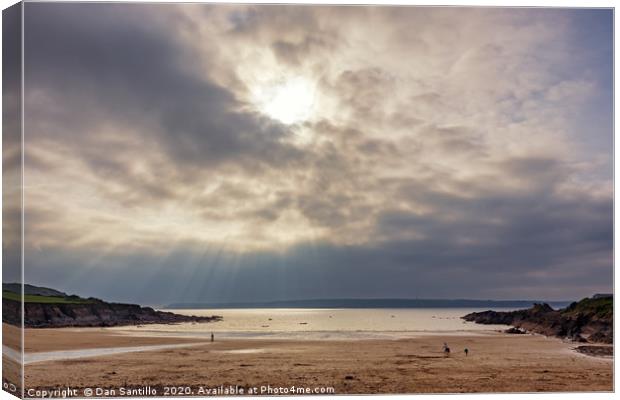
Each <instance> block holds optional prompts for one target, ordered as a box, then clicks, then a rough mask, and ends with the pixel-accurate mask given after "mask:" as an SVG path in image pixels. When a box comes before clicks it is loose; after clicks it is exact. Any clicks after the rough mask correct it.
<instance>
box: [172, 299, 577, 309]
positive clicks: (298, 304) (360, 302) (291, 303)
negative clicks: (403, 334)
mask: <svg viewBox="0 0 620 400" xmlns="http://www.w3.org/2000/svg"><path fill="white" fill-rule="evenodd" d="M540 302H541V301H538V300H468V299H390V298H387V299H306V300H277V301H263V302H235V303H217V302H213V303H172V304H168V305H166V306H164V307H162V308H165V309H171V310H175V309H176V310H183V309H186V310H188V309H235V308H515V309H516V308H528V307H531V306H533V305H534V304H537V303H540ZM547 304H550V305H552V306H553V307H558V308H559V307H565V306H567V305H568V304H570V301H550V302H547Z"/></svg>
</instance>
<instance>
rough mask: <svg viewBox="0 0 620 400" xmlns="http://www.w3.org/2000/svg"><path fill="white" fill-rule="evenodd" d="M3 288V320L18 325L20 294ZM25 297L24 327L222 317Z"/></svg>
mask: <svg viewBox="0 0 620 400" xmlns="http://www.w3.org/2000/svg"><path fill="white" fill-rule="evenodd" d="M4 289H5V290H4V291H3V293H2V322H6V323H9V324H13V325H18V326H19V325H21V318H20V315H21V303H20V300H21V295H20V294H17V293H15V292H12V291H9V290H6V289H7V287H5V288H4ZM47 293H49V292H47ZM58 293H61V292H58ZM63 295H64V294H63ZM24 298H25V301H24V325H25V326H26V327H27V328H60V327H93V326H120V325H143V324H173V323H180V322H213V321H219V320H221V317H218V316H211V317H197V316H186V315H180V314H174V313H171V312H165V311H157V310H154V309H153V308H151V307H141V306H139V305H137V304H121V303H108V302H105V301H102V300H99V299H94V298H89V299H83V298H81V297H78V296H66V295H64V296H42V295H26V296H25V297H24Z"/></svg>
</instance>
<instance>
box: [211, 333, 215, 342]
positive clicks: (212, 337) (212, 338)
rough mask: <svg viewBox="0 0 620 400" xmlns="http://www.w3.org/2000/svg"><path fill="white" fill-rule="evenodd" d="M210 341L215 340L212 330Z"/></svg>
mask: <svg viewBox="0 0 620 400" xmlns="http://www.w3.org/2000/svg"><path fill="white" fill-rule="evenodd" d="M211 341H212V342H213V341H215V336H213V332H211Z"/></svg>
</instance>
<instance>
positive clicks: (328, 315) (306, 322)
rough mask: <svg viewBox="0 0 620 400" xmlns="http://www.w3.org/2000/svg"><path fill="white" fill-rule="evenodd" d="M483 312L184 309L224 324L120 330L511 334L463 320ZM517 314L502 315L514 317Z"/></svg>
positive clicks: (299, 335)
mask: <svg viewBox="0 0 620 400" xmlns="http://www.w3.org/2000/svg"><path fill="white" fill-rule="evenodd" d="M485 310H487V309H483V308H477V309H475V308H395V309H389V308H388V309H386V308H355V309H324V308H321V309H312V308H251V309H209V310H208V309H195V310H191V309H183V310H170V309H166V310H165V311H171V312H174V313H178V314H184V315H196V316H211V315H219V316H221V317H222V320H221V321H218V322H210V323H182V324H173V325H159V324H158V325H141V326H131V327H118V328H112V329H118V330H121V331H130V332H132V333H134V334H135V333H138V332H143V333H145V334H147V333H148V335H149V336H151V335H155V336H160V335H161V336H173V337H207V338H208V337H210V335H211V334H212V333H213V335H214V336H215V337H216V338H226V339H234V338H245V339H261V338H264V339H294V340H303V339H308V340H320V339H323V340H325V339H329V340H338V339H343V340H350V339H400V338H411V337H417V336H422V335H429V334H442V335H463V334H483V333H485V332H489V331H501V330H505V329H506V328H507V326H505V325H481V324H476V323H473V322H467V321H465V320H463V319H462V318H461V317H462V316H464V315H466V314H468V313H471V312H474V311H485ZM509 310H511V309H499V308H498V309H496V311H509Z"/></svg>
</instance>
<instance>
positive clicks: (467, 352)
mask: <svg viewBox="0 0 620 400" xmlns="http://www.w3.org/2000/svg"><path fill="white" fill-rule="evenodd" d="M468 354H469V349H468V348H467V347H465V357H467V355H468Z"/></svg>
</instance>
